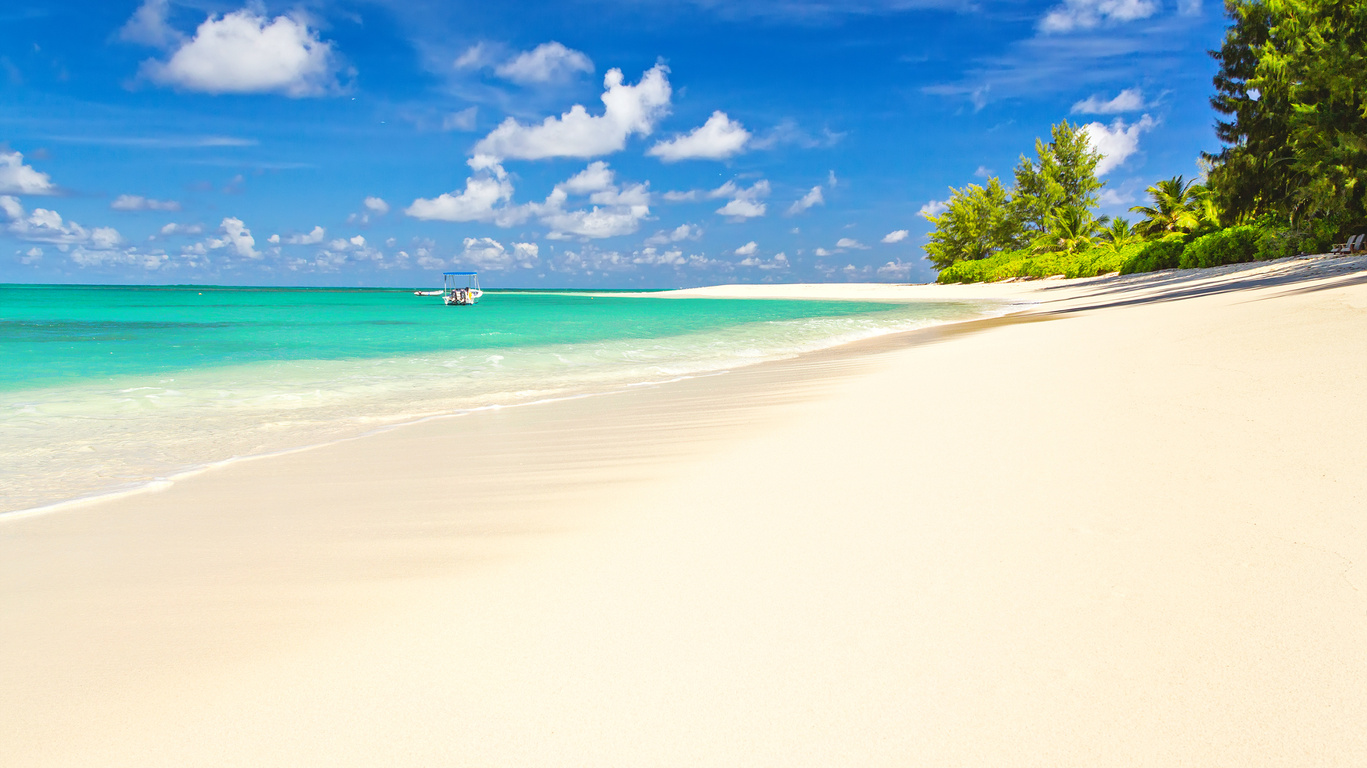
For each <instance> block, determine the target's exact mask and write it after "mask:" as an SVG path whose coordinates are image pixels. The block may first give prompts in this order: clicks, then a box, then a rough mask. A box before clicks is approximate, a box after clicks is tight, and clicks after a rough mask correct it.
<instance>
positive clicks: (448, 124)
mask: <svg viewBox="0 0 1367 768" xmlns="http://www.w3.org/2000/svg"><path fill="white" fill-rule="evenodd" d="M478 116H479V107H466V108H465V109H462V110H461V111H459V112H452V113H450V114H448V115H445V116H443V117H442V119H441V129H442V130H443V131H473V130H474V129H475V118H476V117H478Z"/></svg>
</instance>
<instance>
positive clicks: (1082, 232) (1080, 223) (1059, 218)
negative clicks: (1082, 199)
mask: <svg viewBox="0 0 1367 768" xmlns="http://www.w3.org/2000/svg"><path fill="white" fill-rule="evenodd" d="M1101 224H1102V222H1100V221H1097V220H1096V219H1095V218H1093V217H1092V212H1091V211H1089V210H1087V209H1086V208H1079V207H1077V206H1064V207H1062V208H1056V209H1054V210H1053V211H1051V212H1050V213H1049V215H1048V216H1046V217H1045V219H1044V231H1043V232H1041V233H1039V234H1038V235H1035V237H1034V238H1033V239H1032V240H1031V241H1030V250H1032V251H1034V252H1035V253H1052V252H1058V253H1063V254H1067V255H1071V254H1074V253H1077V252H1079V251H1085V250H1087V249H1088V248H1090V247H1091V246H1092V244H1093V243H1094V242H1095V241H1096V240H1097V235H1098V234H1099V231H1100V229H1101Z"/></svg>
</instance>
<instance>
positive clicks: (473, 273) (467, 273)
mask: <svg viewBox="0 0 1367 768" xmlns="http://www.w3.org/2000/svg"><path fill="white" fill-rule="evenodd" d="M442 274H443V275H478V274H479V273H478V272H443V273H442Z"/></svg>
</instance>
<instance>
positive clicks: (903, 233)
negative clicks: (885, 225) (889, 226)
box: [882, 229, 911, 243]
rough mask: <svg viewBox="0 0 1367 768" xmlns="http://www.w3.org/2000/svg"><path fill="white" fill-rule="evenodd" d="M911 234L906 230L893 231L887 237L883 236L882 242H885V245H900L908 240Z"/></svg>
mask: <svg viewBox="0 0 1367 768" xmlns="http://www.w3.org/2000/svg"><path fill="white" fill-rule="evenodd" d="M909 234H911V233H910V232H908V231H907V230H905V229H894V230H893V231H891V232H889V233H887V234H886V235H883V240H882V242H884V243H900V242H902V241H903V240H906V239H907V235H909Z"/></svg>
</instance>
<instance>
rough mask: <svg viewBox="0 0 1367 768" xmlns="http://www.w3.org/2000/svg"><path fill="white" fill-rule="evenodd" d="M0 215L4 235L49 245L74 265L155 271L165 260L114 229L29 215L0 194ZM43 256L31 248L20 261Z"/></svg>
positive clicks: (41, 211) (39, 212)
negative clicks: (132, 243) (140, 247)
mask: <svg viewBox="0 0 1367 768" xmlns="http://www.w3.org/2000/svg"><path fill="white" fill-rule="evenodd" d="M0 214H3V218H4V219H5V220H6V222H7V223H6V225H5V227H4V230H5V231H6V232H8V233H9V234H11V235H13V236H14V237H16V238H18V239H20V240H26V241H29V242H37V243H47V244H51V245H53V246H55V247H56V248H57V250H59V251H61V252H62V253H63V254H65V256H66V258H67V259H69V260H70V261H71V262H72V263H73V264H76V265H77V266H81V267H94V266H108V265H116V264H119V265H131V266H140V267H143V268H146V269H158V268H159V267H161V266H163V265H164V264H166V263H167V260H168V257H167V255H166V253H165V252H163V251H161V250H154V251H143V250H139V249H138V248H134V247H129V246H127V244H126V243H125V241H124V238H123V235H121V234H119V231H118V230H117V229H114V228H113V227H93V228H90V229H86V228H85V227H83V226H81V225H80V224H78V223H76V222H74V221H67V220H64V219H63V218H62V216H61V214H59V213H57V212H56V211H53V210H49V209H47V208H35V209H34V210H33V211H32V213H29V212H26V211H25V210H24V207H23V205H22V204H20V202H19V200H18V199H17V198H14V197H10V196H8V195H0ZM42 257H43V249H42V248H36V247H35V248H30V249H29V250H28V252H27V256H26V257H25V258H24V259H23V262H24V263H25V264H32V263H36V262H37V261H38V260H40V259H41V258H42ZM190 263H192V262H190Z"/></svg>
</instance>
